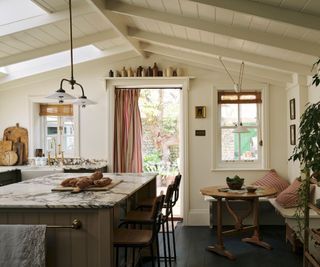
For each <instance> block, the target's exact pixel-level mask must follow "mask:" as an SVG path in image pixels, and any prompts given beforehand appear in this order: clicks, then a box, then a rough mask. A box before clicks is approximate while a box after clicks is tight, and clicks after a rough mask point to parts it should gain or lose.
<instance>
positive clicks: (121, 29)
mask: <svg viewBox="0 0 320 267" xmlns="http://www.w3.org/2000/svg"><path fill="white" fill-rule="evenodd" d="M87 2H88V3H90V4H91V5H92V6H93V7H94V8H95V10H96V11H98V12H99V14H101V15H102V16H103V17H104V18H105V19H106V20H107V21H108V23H110V24H111V25H112V27H113V28H114V30H115V31H117V32H118V33H119V34H120V35H121V36H122V37H123V38H124V39H125V40H126V41H127V42H128V43H129V45H130V46H131V47H132V48H133V50H134V51H136V52H137V53H138V54H139V55H141V56H145V55H144V53H143V52H142V51H141V50H140V47H139V44H138V42H137V41H136V40H131V39H130V38H129V37H128V34H127V26H126V25H125V23H123V21H121V19H120V18H119V17H117V16H116V15H115V14H113V13H112V12H110V11H108V10H107V9H106V7H105V1H103V0H87Z"/></svg>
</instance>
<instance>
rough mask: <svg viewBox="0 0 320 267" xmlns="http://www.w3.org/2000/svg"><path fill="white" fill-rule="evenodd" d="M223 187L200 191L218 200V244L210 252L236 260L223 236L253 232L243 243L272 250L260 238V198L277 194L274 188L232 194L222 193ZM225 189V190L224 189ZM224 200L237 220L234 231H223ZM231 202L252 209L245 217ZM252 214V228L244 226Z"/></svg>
mask: <svg viewBox="0 0 320 267" xmlns="http://www.w3.org/2000/svg"><path fill="white" fill-rule="evenodd" d="M222 188H223V187H222V186H210V187H205V188H202V189H200V192H201V193H202V194H203V195H206V196H211V197H213V198H215V199H216V200H217V243H216V244H214V245H212V246H209V247H208V250H209V251H212V252H215V253H217V254H219V255H222V256H225V257H227V258H229V259H231V260H234V259H235V256H234V255H233V254H231V253H230V252H229V251H228V250H226V249H225V247H224V244H223V239H222V236H223V235H230V234H234V233H240V232H245V231H249V230H253V235H252V236H251V237H248V238H243V239H242V241H243V242H248V243H252V244H255V245H258V246H261V247H264V248H266V249H271V246H270V245H269V244H268V243H266V242H263V241H262V240H261V238H260V231H259V216H258V211H259V197H266V196H272V195H275V194H276V193H277V191H276V190H275V189H274V188H258V190H257V191H256V192H254V193H248V192H246V191H244V190H239V191H235V190H230V192H223V191H220V190H221V189H222ZM224 189H225V188H224ZM222 199H225V203H226V208H227V210H228V211H229V213H230V214H231V215H232V217H233V218H234V219H235V227H234V229H232V230H228V231H222V213H221V211H222ZM229 200H243V201H247V202H249V203H250V207H249V209H248V211H247V212H246V213H245V215H244V216H240V215H238V214H237V213H236V211H235V210H234V209H232V208H231V206H230V204H229ZM251 213H252V215H253V224H252V225H250V226H244V225H243V224H242V222H243V220H244V219H245V218H246V217H248V216H249V215H250V214H251Z"/></svg>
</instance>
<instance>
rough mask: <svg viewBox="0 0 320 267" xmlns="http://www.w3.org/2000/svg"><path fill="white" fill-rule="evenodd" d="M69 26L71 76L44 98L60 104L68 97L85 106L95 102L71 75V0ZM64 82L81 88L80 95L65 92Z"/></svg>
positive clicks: (71, 65) (72, 87) (76, 103)
mask: <svg viewBox="0 0 320 267" xmlns="http://www.w3.org/2000/svg"><path fill="white" fill-rule="evenodd" d="M69 27H70V63H71V64H70V69H71V78H70V79H66V78H63V79H62V80H61V81H60V88H59V89H58V90H57V91H56V92H55V93H54V94H52V95H49V96H47V97H46V98H49V99H58V100H59V103H60V104H62V103H63V102H64V100H69V99H75V100H74V101H73V104H75V105H79V106H81V107H85V106H87V105H93V104H96V103H95V102H93V101H91V100H89V99H88V98H87V97H86V96H85V94H84V89H83V86H82V85H81V84H80V83H77V82H76V80H75V79H74V76H73V39H72V10H71V0H69ZM64 82H67V83H69V84H70V85H71V89H72V90H73V89H74V86H75V85H76V86H78V87H80V89H81V93H82V95H81V96H80V97H79V98H77V99H76V97H74V96H73V95H70V94H68V93H66V91H65V90H64V89H63V84H64Z"/></svg>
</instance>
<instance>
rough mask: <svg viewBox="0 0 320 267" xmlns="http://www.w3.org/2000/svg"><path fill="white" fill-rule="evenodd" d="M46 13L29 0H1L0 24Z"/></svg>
mask: <svg viewBox="0 0 320 267" xmlns="http://www.w3.org/2000/svg"><path fill="white" fill-rule="evenodd" d="M43 14H47V13H46V12H45V11H44V10H43V9H41V8H40V7H38V6H37V5H35V4H34V3H32V2H31V1H30V0H1V1H0V26H3V25H6V24H10V23H12V22H15V21H20V20H24V19H28V18H31V17H35V16H39V15H43Z"/></svg>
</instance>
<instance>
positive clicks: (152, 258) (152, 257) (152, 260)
mask: <svg viewBox="0 0 320 267" xmlns="http://www.w3.org/2000/svg"><path fill="white" fill-rule="evenodd" d="M150 254H151V264H152V267H156V266H155V265H154V255H153V245H152V244H150Z"/></svg>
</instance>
